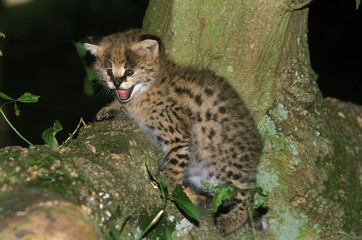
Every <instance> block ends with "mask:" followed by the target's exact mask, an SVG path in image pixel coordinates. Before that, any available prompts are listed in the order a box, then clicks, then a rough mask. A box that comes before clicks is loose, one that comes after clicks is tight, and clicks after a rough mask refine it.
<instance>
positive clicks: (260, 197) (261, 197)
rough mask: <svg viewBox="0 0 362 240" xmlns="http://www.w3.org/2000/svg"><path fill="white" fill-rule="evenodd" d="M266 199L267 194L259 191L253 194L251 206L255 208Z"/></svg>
mask: <svg viewBox="0 0 362 240" xmlns="http://www.w3.org/2000/svg"><path fill="white" fill-rule="evenodd" d="M267 199H268V196H267V195H262V194H260V193H258V192H257V193H255V194H254V206H253V208H254V209H256V208H258V207H260V206H262V205H263V204H264V202H265V201H266V200H267Z"/></svg>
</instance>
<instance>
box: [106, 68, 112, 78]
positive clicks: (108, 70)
mask: <svg viewBox="0 0 362 240" xmlns="http://www.w3.org/2000/svg"><path fill="white" fill-rule="evenodd" d="M107 74H108V76H110V77H112V76H113V70H112V69H111V68H108V69H107Z"/></svg>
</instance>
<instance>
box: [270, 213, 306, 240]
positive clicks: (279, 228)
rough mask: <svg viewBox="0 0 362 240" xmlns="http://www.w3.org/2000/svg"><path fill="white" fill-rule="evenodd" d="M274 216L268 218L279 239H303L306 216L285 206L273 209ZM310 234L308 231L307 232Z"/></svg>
mask: <svg viewBox="0 0 362 240" xmlns="http://www.w3.org/2000/svg"><path fill="white" fill-rule="evenodd" d="M273 210H274V212H275V218H273V219H270V220H269V224H270V227H271V228H272V229H273V231H274V233H275V238H276V239H279V240H291V239H305V237H306V236H305V233H304V231H305V226H306V222H307V216H306V215H304V214H303V213H297V212H295V211H294V210H292V209H290V208H287V207H277V208H274V209H273ZM308 235H310V233H309V234H308Z"/></svg>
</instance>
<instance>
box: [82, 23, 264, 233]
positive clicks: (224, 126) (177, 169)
mask: <svg viewBox="0 0 362 240" xmlns="http://www.w3.org/2000/svg"><path fill="white" fill-rule="evenodd" d="M85 47H86V48H87V49H88V50H89V51H90V52H91V53H92V54H93V55H95V56H96V62H95V64H94V69H95V70H96V72H97V74H98V78H99V79H100V80H102V81H103V82H104V83H105V84H106V85H107V87H108V88H109V89H111V90H112V92H113V93H114V94H115V96H117V100H115V101H114V102H113V103H112V104H111V105H110V106H108V107H106V108H103V109H102V110H101V111H100V112H99V113H98V114H97V119H99V120H102V119H104V118H108V117H110V116H111V115H114V113H115V112H117V111H119V109H120V104H119V102H121V103H122V105H123V108H124V109H125V111H126V112H127V114H128V115H129V116H130V117H131V118H132V119H133V120H134V121H135V122H136V123H137V124H138V125H139V126H140V127H141V128H142V129H143V130H144V131H145V132H147V133H148V134H150V136H151V137H152V139H154V141H155V142H156V143H158V144H159V145H160V146H161V148H162V151H163V154H164V157H163V165H162V173H163V174H164V175H165V176H166V177H167V178H168V179H169V180H170V182H171V183H172V184H177V183H181V184H183V185H184V186H185V187H188V188H189V189H191V190H192V191H193V192H195V193H196V196H193V199H194V201H196V202H197V199H198V197H199V196H201V195H204V196H205V195H207V196H212V195H213V192H212V191H210V190H209V189H207V188H205V187H204V186H203V185H202V184H201V181H206V182H209V183H210V184H212V185H215V186H217V185H221V184H230V185H233V186H236V187H238V188H242V189H250V188H253V187H254V186H255V181H256V179H255V175H256V167H257V164H258V161H259V156H260V153H261V150H262V143H261V138H260V136H259V133H258V131H257V129H256V127H255V124H254V121H253V118H252V116H251V115H250V112H249V110H248V109H247V108H246V107H245V105H244V103H243V101H242V100H241V99H240V97H239V95H238V93H237V92H236V91H235V90H234V89H233V88H232V87H231V86H230V84H229V83H228V82H227V81H226V80H225V79H224V78H222V77H220V76H217V75H216V74H214V73H213V72H211V71H208V70H195V69H192V68H185V67H180V66H178V65H176V64H175V63H174V62H172V61H171V60H169V58H168V57H167V56H166V54H165V53H164V51H163V46H162V43H161V41H160V40H159V39H158V38H157V37H156V36H153V35H149V34H147V33H144V32H142V31H140V30H130V31H127V32H123V33H116V34H113V35H110V36H107V37H104V38H103V39H102V40H101V41H100V42H99V43H98V44H90V43H85ZM249 202H250V204H251V205H252V197H249ZM215 217H216V218H215V221H216V225H217V227H218V229H219V231H220V233H221V234H222V235H227V234H229V233H231V232H233V231H235V230H236V229H238V228H240V227H241V226H242V225H243V224H244V223H245V222H246V221H247V218H248V211H247V206H246V196H245V194H242V193H238V194H237V195H236V196H235V197H234V198H233V199H231V200H230V201H227V202H224V203H223V205H222V208H221V209H220V211H219V212H218V214H217V215H216V216H215Z"/></svg>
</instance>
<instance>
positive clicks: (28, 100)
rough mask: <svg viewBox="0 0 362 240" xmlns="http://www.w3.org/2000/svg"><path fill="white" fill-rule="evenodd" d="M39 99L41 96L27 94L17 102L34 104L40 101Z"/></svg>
mask: <svg viewBox="0 0 362 240" xmlns="http://www.w3.org/2000/svg"><path fill="white" fill-rule="evenodd" d="M38 98H39V96H37V95H33V94H31V93H28V92H26V93H24V94H23V95H21V96H20V97H19V98H18V99H16V100H17V101H19V102H22V103H34V102H37V101H38Z"/></svg>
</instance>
